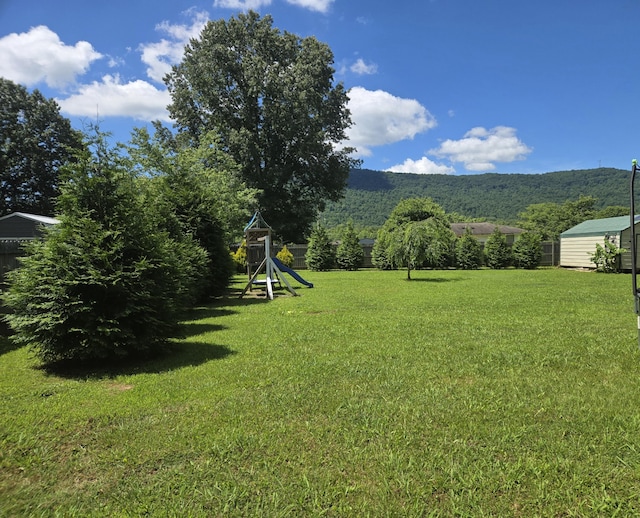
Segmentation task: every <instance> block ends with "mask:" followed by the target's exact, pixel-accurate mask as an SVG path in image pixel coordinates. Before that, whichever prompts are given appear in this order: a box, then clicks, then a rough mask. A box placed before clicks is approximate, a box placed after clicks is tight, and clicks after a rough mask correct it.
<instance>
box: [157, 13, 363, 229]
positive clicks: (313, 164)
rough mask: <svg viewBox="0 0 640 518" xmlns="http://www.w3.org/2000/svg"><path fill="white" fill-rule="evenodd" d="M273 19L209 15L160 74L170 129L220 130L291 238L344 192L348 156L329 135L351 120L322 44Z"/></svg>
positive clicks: (268, 214) (269, 213) (340, 132)
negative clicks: (166, 94) (283, 28)
mask: <svg viewBox="0 0 640 518" xmlns="http://www.w3.org/2000/svg"><path fill="white" fill-rule="evenodd" d="M272 24H273V20H272V18H271V17H270V16H264V17H262V18H261V17H260V16H259V15H258V14H257V13H255V12H253V11H250V12H248V13H247V14H240V15H238V17H237V18H233V17H232V18H230V19H229V20H228V21H226V20H218V21H211V22H209V23H208V24H207V25H206V26H205V28H204V29H203V31H202V33H201V35H200V37H199V38H197V39H193V40H191V42H190V43H189V44H188V45H187V46H186V47H185V53H184V57H183V60H182V62H181V63H180V64H178V65H176V66H174V67H173V69H172V71H171V73H169V74H168V75H167V77H166V78H165V82H166V84H167V86H168V89H169V92H170V93H171V97H172V103H171V104H170V105H169V112H170V114H171V116H172V118H173V119H174V120H175V122H176V125H177V127H178V128H179V130H180V131H182V132H186V133H188V134H189V135H190V137H191V138H192V139H194V140H196V141H197V140H198V139H199V138H200V137H201V136H202V135H203V134H204V133H205V132H206V131H208V130H214V131H216V132H217V133H219V134H220V136H221V145H222V147H223V149H225V150H226V151H228V152H229V153H230V154H231V155H232V156H233V158H234V159H235V160H236V162H237V163H238V164H240V166H241V171H242V175H243V179H244V180H245V182H246V183H247V186H249V187H253V188H257V189H260V190H261V194H260V198H259V205H260V208H261V211H262V213H263V214H264V217H265V219H266V220H267V221H269V224H270V225H271V226H272V227H273V228H274V229H275V230H276V232H277V233H278V234H279V235H280V236H281V237H282V238H283V239H284V240H285V241H299V240H301V239H302V238H303V236H304V235H306V233H307V232H308V230H309V229H310V227H311V225H312V223H313V222H314V221H315V220H316V217H317V214H318V212H319V211H321V210H323V209H324V206H325V202H326V201H328V200H332V201H335V200H338V199H339V198H340V197H341V196H342V195H343V192H344V189H345V187H346V182H347V178H348V174H349V170H350V169H351V167H353V166H354V165H355V161H354V160H353V159H351V158H350V157H349V154H350V152H351V151H352V150H351V149H349V148H342V149H338V148H337V147H336V144H338V143H340V142H342V141H344V140H345V138H346V133H345V131H346V129H347V128H348V127H349V126H350V125H351V119H350V113H349V110H348V108H347V102H348V96H347V92H346V90H345V88H344V86H343V85H342V84H341V83H337V84H336V83H334V79H333V74H334V69H333V67H332V64H333V53H332V52H331V49H330V48H329V47H328V46H327V45H326V44H324V43H321V42H319V41H318V40H317V39H316V38H314V37H307V38H300V37H299V36H297V35H295V34H291V33H289V32H286V31H285V32H281V31H280V30H278V29H276V28H274V27H273V26H272Z"/></svg>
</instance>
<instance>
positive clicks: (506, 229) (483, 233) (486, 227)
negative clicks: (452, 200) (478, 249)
mask: <svg viewBox="0 0 640 518" xmlns="http://www.w3.org/2000/svg"><path fill="white" fill-rule="evenodd" d="M496 227H498V229H499V230H500V232H502V233H503V234H504V236H505V238H506V239H507V244H509V245H513V243H514V242H515V240H516V236H518V235H519V234H522V233H523V232H524V230H523V229H521V228H517V227H510V226H508V225H494V224H493V223H451V230H453V233H454V234H455V235H456V236H458V237H460V236H463V235H464V233H465V232H466V229H467V228H468V229H470V230H471V235H472V236H473V237H475V238H476V239H477V240H478V241H480V243H482V244H483V245H484V244H485V242H486V241H487V239H488V238H489V236H490V235H491V234H493V232H494V230H495V229H496Z"/></svg>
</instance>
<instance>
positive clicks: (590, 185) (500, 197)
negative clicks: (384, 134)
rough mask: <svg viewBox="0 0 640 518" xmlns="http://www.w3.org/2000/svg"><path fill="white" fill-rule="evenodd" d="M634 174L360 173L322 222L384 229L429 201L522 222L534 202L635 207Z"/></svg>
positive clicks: (480, 215)
mask: <svg viewBox="0 0 640 518" xmlns="http://www.w3.org/2000/svg"><path fill="white" fill-rule="evenodd" d="M629 178H630V172H629V171H626V170H623V169H612V168H598V169H585V170H573V171H557V172H551V173H544V174H497V173H486V174H478V175H465V176H453V175H435V174H433V175H422V174H407V173H389V172H383V171H372V170H368V169H354V170H352V171H351V173H350V175H349V183H348V187H347V190H346V193H345V197H344V198H343V199H342V200H340V201H338V202H330V203H328V204H327V208H326V210H325V211H324V212H323V213H322V214H321V216H320V221H321V222H322V224H323V225H325V226H327V227H329V228H331V227H334V226H337V225H340V224H342V223H346V222H347V221H349V220H350V219H351V220H352V221H353V223H354V224H355V225H359V226H380V225H382V224H383V223H384V222H385V220H386V219H387V217H388V215H389V214H390V213H391V211H392V210H393V208H394V207H395V206H396V205H397V204H398V202H399V201H400V200H403V199H405V198H414V197H429V198H431V199H433V201H435V202H436V203H438V204H439V205H441V206H442V207H443V208H444V210H445V211H446V212H448V213H452V212H456V213H458V214H461V215H463V216H467V217H470V218H483V219H486V220H488V221H499V222H502V223H510V224H516V223H517V222H518V219H519V218H518V215H519V214H520V213H521V212H523V211H524V210H525V209H526V208H527V207H528V206H529V205H532V204H534V203H547V202H553V203H560V204H561V203H564V202H565V201H567V200H577V199H578V198H579V197H580V195H584V196H593V197H594V198H597V200H598V201H597V204H596V208H604V207H608V206H611V205H622V206H626V205H628V203H629Z"/></svg>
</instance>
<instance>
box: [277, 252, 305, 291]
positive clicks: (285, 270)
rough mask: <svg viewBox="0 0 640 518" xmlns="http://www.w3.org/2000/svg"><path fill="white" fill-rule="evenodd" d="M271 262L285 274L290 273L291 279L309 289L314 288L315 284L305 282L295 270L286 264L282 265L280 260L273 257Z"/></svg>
mask: <svg viewBox="0 0 640 518" xmlns="http://www.w3.org/2000/svg"><path fill="white" fill-rule="evenodd" d="M271 260H272V261H273V264H275V265H276V266H277V267H278V270H280V271H281V272H283V273H288V274H289V275H291V277H293V278H294V279H295V280H296V281H298V282H299V283H300V284H304V285H305V286H307V287H308V288H313V283H312V282H308V281H305V280H304V279H303V278H302V277H300V276H299V275H298V274H297V273H296V271H295V270H292V269H291V268H289V267H288V266H285V265H284V264H282V261H280V259H278V258H277V257H272V258H271Z"/></svg>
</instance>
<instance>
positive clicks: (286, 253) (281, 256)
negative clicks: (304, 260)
mask: <svg viewBox="0 0 640 518" xmlns="http://www.w3.org/2000/svg"><path fill="white" fill-rule="evenodd" d="M276 259H278V260H279V261H280V262H281V263H282V264H284V265H285V266H287V267H289V268H292V267H293V260H294V257H293V254H292V253H291V251H290V250H289V249H288V248H287V245H282V248H281V249H280V251H279V252H278V253H277V254H276Z"/></svg>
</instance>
